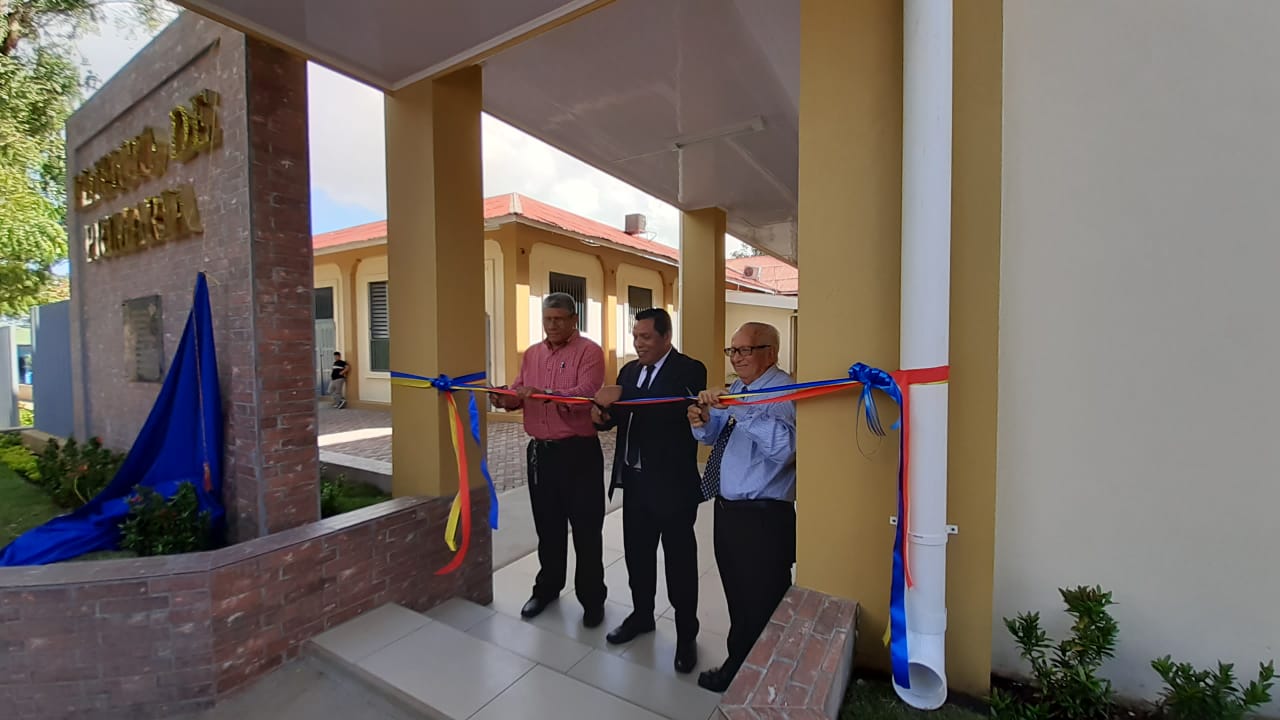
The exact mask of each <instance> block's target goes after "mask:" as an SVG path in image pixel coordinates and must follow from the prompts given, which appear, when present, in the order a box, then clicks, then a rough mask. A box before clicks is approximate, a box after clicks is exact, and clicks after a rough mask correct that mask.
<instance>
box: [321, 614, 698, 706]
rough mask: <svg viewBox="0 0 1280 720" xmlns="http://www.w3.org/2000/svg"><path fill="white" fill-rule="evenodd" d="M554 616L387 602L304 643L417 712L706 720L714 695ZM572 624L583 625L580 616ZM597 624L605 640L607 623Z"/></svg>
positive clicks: (397, 702) (357, 678) (401, 704)
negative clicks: (529, 617) (533, 618)
mask: <svg viewBox="0 0 1280 720" xmlns="http://www.w3.org/2000/svg"><path fill="white" fill-rule="evenodd" d="M553 607H554V606H553ZM547 612H548V613H549V612H550V609H548V611H547ZM626 612H627V609H626V608H620V609H619V610H617V611H615V614H620V617H617V618H607V620H609V619H611V620H614V621H615V622H620V621H621V618H622V617H625V614H626ZM546 614H547V613H544V615H546ZM539 619H543V618H539ZM552 620H554V618H551V617H548V618H546V620H544V623H543V624H538V623H536V622H529V621H525V620H521V619H519V618H514V617H510V616H508V615H504V614H502V613H497V612H494V611H493V610H492V609H490V608H486V607H482V606H479V605H476V604H474V603H470V602H467V601H464V600H451V601H449V602H448V603H445V604H444V605H442V606H440V607H438V608H436V609H434V610H432V611H431V612H430V613H429V614H428V615H421V614H418V613H415V612H412V611H410V610H407V609H405V608H402V607H400V606H397V605H386V606H383V607H381V608H378V609H377V610H374V611H373V612H370V613H368V614H366V615H363V616H361V617H359V618H356V619H354V620H352V621H351V622H348V623H346V624H344V625H342V626H339V627H337V628H334V629H332V630H330V631H328V632H326V633H324V634H323V635H320V636H318V637H316V638H315V639H314V640H313V641H312V643H311V645H310V647H311V651H312V652H313V653H314V654H315V655H316V656H317V657H319V658H322V659H323V660H324V661H325V662H326V663H328V664H329V665H330V666H332V667H334V668H335V669H336V670H337V671H340V672H345V673H347V674H349V675H350V676H351V677H352V678H354V679H356V680H358V681H359V682H361V683H363V684H365V685H366V686H368V687H372V688H377V689H378V690H380V691H381V692H383V693H385V694H386V695H387V696H388V697H389V698H390V699H392V700H393V701H394V703H395V704H396V705H397V706H399V707H403V708H407V709H409V710H411V711H413V712H415V713H416V714H417V715H418V716H419V717H426V718H448V719H449V720H454V719H457V720H463V719H467V720H471V719H474V720H489V719H490V718H507V717H521V718H528V719H529V720H540V719H541V718H547V720H552V719H553V718H554V719H555V720H561V719H563V718H579V717H581V718H596V717H601V718H603V717H608V718H622V719H624V720H631V719H632V718H634V720H662V719H664V718H674V719H677V720H706V719H707V718H709V717H711V716H712V715H713V713H714V712H715V707H716V704H717V703H718V702H719V696H717V695H715V694H712V693H708V692H706V691H704V690H702V689H701V688H698V687H697V686H696V684H693V683H692V682H689V681H688V680H686V679H680V678H678V676H677V675H676V674H675V672H674V671H668V672H667V673H662V672H659V671H655V670H653V669H650V668H648V667H645V666H644V665H643V664H636V663H633V662H631V661H629V660H627V659H626V658H625V657H624V655H623V654H622V652H621V651H619V649H617V648H614V649H613V651H609V650H605V649H603V648H601V647H597V646H596V645H595V644H594V643H592V642H583V640H584V639H586V640H591V639H592V638H590V637H588V638H583V637H581V636H579V637H573V636H572V634H571V633H566V632H564V631H563V625H562V624H561V625H560V626H559V627H560V629H561V631H559V632H558V631H557V627H558V625H557V623H556V622H551V621H552ZM576 625H577V627H578V628H580V629H582V630H585V629H584V628H581V621H580V617H579V619H578V621H577V623H576ZM605 625H606V626H607V625H608V622H606V624H605ZM595 630H597V631H600V638H599V639H600V643H601V644H606V645H607V643H604V641H603V634H604V632H605V631H604V630H602V629H601V628H596V629H595Z"/></svg>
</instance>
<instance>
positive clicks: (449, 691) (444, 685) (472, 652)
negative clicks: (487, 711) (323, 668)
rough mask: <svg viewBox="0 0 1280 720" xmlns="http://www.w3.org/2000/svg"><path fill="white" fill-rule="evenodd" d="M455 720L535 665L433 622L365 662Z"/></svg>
mask: <svg viewBox="0 0 1280 720" xmlns="http://www.w3.org/2000/svg"><path fill="white" fill-rule="evenodd" d="M359 665H360V667H361V668H362V669H364V670H365V671H366V672H368V673H370V674H372V675H374V676H375V677H377V678H379V679H380V680H381V681H383V682H385V683H388V684H389V685H391V686H393V687H395V688H396V689H397V690H399V691H400V692H402V693H405V694H407V695H408V696H410V697H412V698H414V699H416V700H417V701H418V702H420V703H422V704H424V705H426V706H427V707H430V708H432V709H433V710H435V711H438V712H440V713H443V714H444V715H445V716H446V717H450V718H467V717H471V715H472V714H474V713H475V712H476V711H477V710H479V709H480V708H481V707H484V705H485V704H487V703H488V702H489V701H490V700H492V699H494V698H495V697H497V696H498V694H499V693H501V692H502V691H503V690H506V689H507V688H508V687H511V685H512V684H513V683H515V681H516V680H518V679H520V677H521V676H523V675H524V674H525V673H527V672H528V671H529V670H530V669H532V668H533V667H534V664H533V663H532V662H530V661H529V660H527V659H525V658H522V657H520V656H519V655H516V654H515V653H513V652H510V651H509V650H504V649H502V648H500V647H497V646H495V645H492V644H490V643H487V642H484V641H483V640H480V639H478V638H474V637H471V636H470V635H467V634H466V633H464V632H462V631H460V630H457V629H455V628H452V627H449V626H448V625H445V624H444V623H440V622H431V623H429V624H427V625H426V626H424V627H422V628H421V629H420V630H418V631H417V632H415V633H413V634H411V635H409V636H407V637H405V638H403V639H401V640H399V641H397V642H395V643H392V644H391V645H390V646H388V647H386V648H383V649H382V650H379V651H378V652H376V653H374V654H373V655H370V656H369V657H367V658H365V659H364V660H362V661H361V662H360V663H359Z"/></svg>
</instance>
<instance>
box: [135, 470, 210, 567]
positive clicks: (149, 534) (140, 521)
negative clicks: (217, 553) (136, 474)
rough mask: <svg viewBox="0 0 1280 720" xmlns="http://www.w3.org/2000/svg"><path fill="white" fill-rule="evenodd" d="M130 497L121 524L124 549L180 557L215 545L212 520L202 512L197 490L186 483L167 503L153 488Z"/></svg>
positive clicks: (145, 488) (144, 488) (139, 488)
mask: <svg viewBox="0 0 1280 720" xmlns="http://www.w3.org/2000/svg"><path fill="white" fill-rule="evenodd" d="M136 490H137V493H136V494H135V495H133V496H132V497H130V498H129V514H128V516H127V517H125V519H124V521H123V522H122V523H121V524H120V547H121V548H122V549H124V550H131V551H133V552H136V553H137V554H138V555H142V556H146V555H176V554H178V553H188V552H199V551H201V550H208V549H210V548H211V547H212V546H213V535H212V521H211V519H210V517H209V513H208V512H207V511H201V510H200V499H199V497H198V496H197V495H196V487H195V485H192V484H191V483H189V482H184V483H182V485H180V486H179V487H178V491H177V492H176V493H174V495H173V497H172V498H169V499H168V500H165V499H164V498H163V497H162V496H161V495H160V493H158V492H156V491H155V490H152V489H151V488H149V487H138V488H137V489H136Z"/></svg>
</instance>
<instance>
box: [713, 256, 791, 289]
mask: <svg viewBox="0 0 1280 720" xmlns="http://www.w3.org/2000/svg"><path fill="white" fill-rule="evenodd" d="M749 267H754V268H756V272H755V274H754V275H753V276H752V278H751V279H752V280H755V281H756V282H759V283H763V284H764V285H767V286H768V287H770V288H773V289H774V290H775V291H777V292H779V293H782V294H783V295H795V294H796V293H799V292H800V270H799V269H797V268H796V267H795V266H793V265H789V264H787V263H786V262H783V261H782V260H779V259H778V258H776V257H773V256H772V255H756V256H754V257H745V258H730V259H729V260H727V261H726V262H725V272H726V274H727V273H728V271H729V270H733V271H735V272H738V273H740V274H742V275H743V276H745V275H746V272H747V268H749Z"/></svg>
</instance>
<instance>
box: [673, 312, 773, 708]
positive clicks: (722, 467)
mask: <svg viewBox="0 0 1280 720" xmlns="http://www.w3.org/2000/svg"><path fill="white" fill-rule="evenodd" d="M779 345H780V342H779V336H778V329H777V328H775V327H773V326H772V325H767V324H765V323H746V324H745V325H743V326H742V327H741V328H739V329H738V331H737V332H736V333H734V335H733V339H732V340H731V341H730V347H727V348H725V351H724V352H725V355H726V356H728V357H729V359H730V361H731V362H732V364H733V369H734V371H735V372H737V374H738V379H737V380H736V381H734V383H733V385H732V386H731V387H730V388H729V389H728V390H727V391H726V390H724V389H723V388H716V389H714V390H706V391H704V392H702V393H701V394H700V395H699V396H698V404H697V405H691V406H690V407H689V424H690V426H691V427H692V429H693V436H694V437H695V438H697V440H698V441H699V442H701V443H703V444H704V445H711V446H712V450H711V457H710V459H709V460H708V461H707V469H706V472H705V473H704V475H703V483H702V485H703V494H704V496H705V497H706V498H707V499H711V498H714V500H715V504H716V505H715V553H716V564H717V565H718V566H719V569H720V582H721V583H723V585H724V595H725V600H726V601H727V604H728V606H729V638H728V642H727V645H728V651H729V657H728V659H727V660H725V662H724V664H723V665H721V666H720V667H718V668H715V669H713V670H708V671H706V672H704V673H702V674H701V675H700V676H699V677H698V684H699V685H701V686H702V687H704V688H706V689H708V690H711V691H713V692H724V691H725V690H726V689H727V688H728V687H729V683H730V682H731V681H732V680H733V676H734V675H735V674H737V672H738V669H739V668H740V667H741V666H742V664H743V663H744V662H745V661H746V659H747V655H748V654H749V653H750V652H751V646H752V645H754V644H755V642H756V639H757V638H759V637H760V633H761V632H762V631H763V630H764V628H765V626H766V625H768V624H769V618H770V617H771V616H772V615H773V611H774V610H775V609H776V608H777V607H778V603H779V602H781V601H782V598H783V596H784V595H786V593H787V589H788V588H790V587H791V566H792V565H794V564H795V559H796V513H795V505H794V501H795V497H796V408H795V403H794V402H789V401H788V402H778V403H769V404H761V405H745V406H744V405H736V406H732V407H731V406H727V405H725V404H724V403H722V402H721V401H720V396H721V395H725V394H737V393H743V392H754V391H759V390H765V389H768V388H771V387H779V386H782V385H790V384H791V383H792V379H791V376H790V375H788V374H787V373H785V372H783V371H782V370H781V369H780V368H779V367H778V364H777V363H778V348H779ZM768 397H770V396H768V395H765V396H758V397H755V398H752V399H753V400H761V399H767V398H768Z"/></svg>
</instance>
